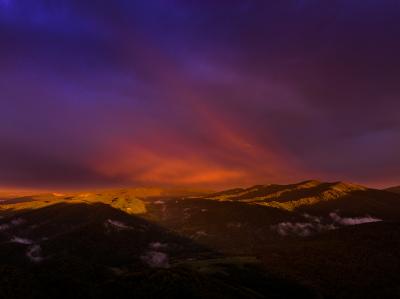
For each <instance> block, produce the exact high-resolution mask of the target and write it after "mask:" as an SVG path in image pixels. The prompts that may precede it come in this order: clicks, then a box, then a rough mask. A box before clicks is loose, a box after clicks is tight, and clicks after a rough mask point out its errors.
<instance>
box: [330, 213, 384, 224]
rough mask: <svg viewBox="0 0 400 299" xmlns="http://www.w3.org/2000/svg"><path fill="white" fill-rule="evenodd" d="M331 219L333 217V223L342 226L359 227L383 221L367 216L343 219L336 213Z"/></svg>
mask: <svg viewBox="0 0 400 299" xmlns="http://www.w3.org/2000/svg"><path fill="white" fill-rule="evenodd" d="M329 217H331V218H332V220H333V221H335V222H336V223H338V224H341V225H358V224H363V223H370V222H379V221H382V219H379V218H375V217H371V216H369V215H366V216H364V217H341V216H340V215H338V214H337V213H334V212H332V213H330V214H329Z"/></svg>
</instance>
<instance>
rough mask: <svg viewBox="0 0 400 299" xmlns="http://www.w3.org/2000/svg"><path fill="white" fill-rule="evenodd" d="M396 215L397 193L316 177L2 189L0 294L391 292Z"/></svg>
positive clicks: (399, 247)
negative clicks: (231, 184) (70, 189)
mask: <svg viewBox="0 0 400 299" xmlns="http://www.w3.org/2000/svg"><path fill="white" fill-rule="evenodd" d="M399 220H400V195H398V194H395V193H393V192H388V191H385V190H376V189H370V188H366V187H363V186H359V185H355V184H351V183H344V182H333V183H326V182H319V181H315V180H311V181H304V182H300V183H295V184H290V185H277V184H270V185H257V186H253V187H249V188H236V189H231V190H226V191H222V192H217V193H211V192H210V193H204V192H198V191H190V190H189V191H186V190H164V189H159V188H137V189H123V190H100V191H91V192H80V193H71V194H62V193H49V194H39V195H29V196H28V195H26V196H20V197H16V198H12V197H8V198H6V199H3V200H2V202H1V203H0V242H1V244H2V246H1V247H0V272H1V274H2V275H1V276H0V277H1V278H0V286H1V288H0V290H1V291H0V297H5V298H26V297H32V298H36V297H37V298H39V297H40V298H46V296H47V297H49V298H50V297H52V298H53V297H55V296H58V297H60V296H61V295H60V294H62V295H63V296H65V297H70V296H75V297H76V296H77V295H76V294H80V295H79V296H81V297H82V298H83V297H85V298H101V297H102V296H104V297H105V298H110V297H115V296H117V297H119V298H125V297H126V296H127V295H126V294H131V293H134V294H136V297H135V298H175V297H176V296H185V297H191V298H293V297H294V296H295V297H296V298H349V297H351V298H380V296H381V295H384V296H385V297H386V298H394V297H396V296H397V295H399V294H400V291H399V289H398V288H397V287H396V286H397V285H399V284H400V279H399V277H400V276H399V275H398V274H399V273H398V270H397V269H398V268H399V267H398V266H400V256H399V254H398V252H400V243H399V242H398V240H399V235H398V232H399V231H400V230H399ZM54 273H56V274H54ZM343 273H346V274H345V275H343ZM60 292H61V293H60ZM79 296H78V297H79Z"/></svg>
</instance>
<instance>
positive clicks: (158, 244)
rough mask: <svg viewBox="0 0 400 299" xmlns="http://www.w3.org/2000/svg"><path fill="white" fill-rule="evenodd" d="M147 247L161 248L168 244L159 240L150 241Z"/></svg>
mask: <svg viewBox="0 0 400 299" xmlns="http://www.w3.org/2000/svg"><path fill="white" fill-rule="evenodd" d="M149 247H150V248H151V249H163V248H167V247H168V244H167V243H161V242H152V243H150V245H149Z"/></svg>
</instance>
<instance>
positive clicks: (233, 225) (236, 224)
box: [226, 222, 243, 228]
mask: <svg viewBox="0 0 400 299" xmlns="http://www.w3.org/2000/svg"><path fill="white" fill-rule="evenodd" d="M242 225H243V224H242V223H241V222H228V223H227V224H226V227H227V228H241V227H242Z"/></svg>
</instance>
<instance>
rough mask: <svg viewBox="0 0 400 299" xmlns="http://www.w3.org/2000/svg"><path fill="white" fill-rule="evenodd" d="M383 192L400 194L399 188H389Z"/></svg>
mask: <svg viewBox="0 0 400 299" xmlns="http://www.w3.org/2000/svg"><path fill="white" fill-rule="evenodd" d="M385 190H386V191H389V192H393V193H397V194H400V186H396V187H390V188H387V189H385Z"/></svg>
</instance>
